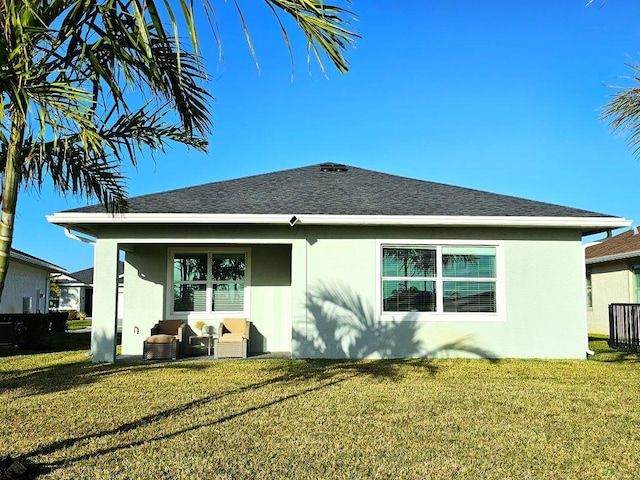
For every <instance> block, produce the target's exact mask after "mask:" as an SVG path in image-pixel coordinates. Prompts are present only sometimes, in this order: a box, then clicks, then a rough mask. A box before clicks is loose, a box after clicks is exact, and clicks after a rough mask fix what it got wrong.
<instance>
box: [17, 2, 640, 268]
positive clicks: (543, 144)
mask: <svg viewBox="0 0 640 480" xmlns="http://www.w3.org/2000/svg"><path fill="white" fill-rule="evenodd" d="M240 3H241V5H243V6H244V11H245V15H246V20H247V23H248V26H249V29H250V31H251V34H252V37H253V41H254V44H255V48H256V53H257V56H258V60H259V62H260V72H258V71H257V70H256V67H255V63H254V61H253V58H252V57H251V54H250V52H249V50H248V48H247V45H246V42H245V39H244V35H243V33H242V28H241V25H240V21H239V20H238V17H237V14H236V12H235V7H234V6H233V2H229V3H227V2H221V1H216V0H214V4H215V5H216V8H217V15H218V24H219V27H220V31H221V32H220V33H221V35H222V47H223V55H224V59H223V62H222V63H220V62H219V61H218V50H217V47H216V46H215V44H214V42H213V40H212V38H211V36H210V34H209V32H208V26H207V24H206V22H202V23H201V25H200V27H201V37H202V39H201V40H202V46H203V52H204V54H205V56H206V59H207V63H208V66H209V70H210V72H211V82H210V84H209V85H208V88H210V90H211V92H212V94H213V95H214V96H215V97H216V101H215V103H214V104H213V106H212V115H213V121H214V130H213V134H212V135H211V137H210V148H209V153H208V154H207V155H203V154H199V153H196V152H188V151H186V150H185V149H183V148H180V147H175V148H173V149H171V150H168V151H167V153H166V154H165V155H157V156H156V158H155V160H151V159H149V161H146V162H142V164H141V165H140V166H139V168H138V170H137V171H132V170H131V169H129V171H128V174H127V175H128V177H129V183H128V185H129V193H130V195H131V196H135V195H140V194H144V193H150V192H157V191H163V190H167V189H173V188H180V187H186V186H190V185H195V184H200V183H205V182H213V181H218V180H225V179H229V178H235V177H240V176H245V175H253V174H259V173H265V172H269V171H274V170H280V169H286V168H295V167H300V166H305V165H309V164H314V163H320V162H324V161H334V162H340V163H347V164H350V165H354V166H358V167H362V168H369V169H373V170H380V171H384V172H387V173H392V174H397V175H404V176H409V177H414V178H419V179H423V180H429V181H435V182H442V183H448V184H454V185H460V186H465V187H470V188H477V189H481V190H487V191H491V192H496V193H503V194H508V195H515V196H519V197H524V198H530V199H534V200H540V201H546V202H551V203H558V204H563V205H568V206H572V207H577V208H583V209H587V210H593V211H597V212H603V213H607V214H612V215H617V216H621V217H626V218H628V219H631V220H634V224H637V223H638V222H640V202H638V201H637V200H636V197H635V196H634V195H633V191H634V190H633V189H634V186H635V184H636V182H637V181H638V179H640V163H639V162H638V160H636V159H635V158H634V157H633V156H632V154H631V153H630V151H629V149H628V148H627V146H626V145H625V137H624V136H621V135H614V134H612V133H611V132H610V129H609V127H608V126H607V124H605V123H603V122H601V121H599V120H598V115H599V107H601V106H602V105H603V104H604V103H606V101H607V100H608V98H609V97H610V95H611V94H612V93H613V90H612V89H611V88H610V87H609V86H608V85H624V84H626V82H625V80H624V78H623V77H624V76H626V75H628V74H629V73H630V70H629V69H628V68H627V67H626V66H625V64H627V63H632V62H635V61H640V27H638V24H637V19H638V18H640V2H637V1H632V0H610V1H609V2H607V3H606V5H602V4H600V3H594V4H592V5H591V6H589V7H587V6H585V1H584V0H564V1H557V0H541V1H537V2H514V1H512V0H511V1H507V0H494V1H489V2H478V1H477V0H461V1H457V0H437V1H432V0H408V1H403V2H396V1H393V0H354V2H353V5H352V7H353V10H354V11H355V12H357V14H358V16H359V19H358V22H357V23H355V27H356V29H357V31H358V32H359V33H360V34H361V36H362V39H360V40H358V42H357V45H356V48H355V49H354V50H351V51H350V52H349V53H348V59H349V62H350V72H349V73H348V74H346V75H340V74H339V73H338V72H337V71H336V70H335V69H333V68H332V67H330V65H329V64H328V62H326V63H325V65H326V67H327V76H328V78H326V77H325V76H323V75H322V72H321V71H320V70H319V68H318V67H317V66H316V64H314V63H312V64H311V68H309V67H308V65H307V58H306V50H305V45H304V39H303V38H301V37H300V36H299V35H295V34H293V33H294V32H293V31H292V38H291V41H292V43H293V45H294V55H295V64H294V67H293V69H292V66H291V63H290V59H289V54H288V51H287V49H286V47H285V45H284V43H283V40H282V37H281V36H280V32H279V29H278V26H277V24H276V23H275V22H274V21H272V19H271V16H270V13H269V11H268V10H267V9H266V7H264V6H263V5H261V2H253V1H242V2H240ZM292 76H293V80H292ZM91 203H93V202H91ZM86 204H87V201H86V200H84V199H73V198H69V199H64V198H61V197H60V196H59V195H58V194H56V193H55V192H53V191H52V190H51V189H48V188H45V189H43V191H42V192H41V193H40V194H37V193H35V192H29V191H25V192H23V193H22V194H21V197H20V198H19V201H18V216H17V220H16V228H15V237H14V244H13V246H14V248H17V249H19V250H23V251H26V252H27V253H30V254H32V255H36V256H38V257H41V258H43V259H46V260H48V261H50V262H53V263H55V264H58V265H60V266H62V267H64V268H66V269H68V270H69V271H75V270H80V269H83V268H87V267H90V266H92V265H93V249H92V247H91V246H88V245H85V244H81V243H79V242H75V241H73V240H71V239H68V238H67V237H65V235H64V231H63V229H62V228H60V227H57V226H54V225H49V224H48V223H47V221H46V219H45V215H48V214H52V213H54V212H57V211H62V210H66V209H70V208H75V207H77V206H82V205H86Z"/></svg>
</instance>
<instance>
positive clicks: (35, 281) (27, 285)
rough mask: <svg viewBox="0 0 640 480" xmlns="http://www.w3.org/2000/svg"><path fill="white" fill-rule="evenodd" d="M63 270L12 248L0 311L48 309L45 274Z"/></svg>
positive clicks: (47, 285)
mask: <svg viewBox="0 0 640 480" xmlns="http://www.w3.org/2000/svg"><path fill="white" fill-rule="evenodd" d="M52 273H66V270H65V269H64V268H62V267H59V266H58V265H54V264H53V263H49V262H47V261H46V260H42V259H40V258H37V257H34V256H33V255H29V254H27V253H24V252H21V251H19V250H16V249H14V248H12V249H11V253H10V257H9V271H8V272H7V278H6V281H5V285H4V290H3V292H2V300H0V313H39V312H40V313H46V312H48V311H49V276H50V275H51V274H52Z"/></svg>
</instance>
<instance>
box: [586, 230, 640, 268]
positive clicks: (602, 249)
mask: <svg viewBox="0 0 640 480" xmlns="http://www.w3.org/2000/svg"><path fill="white" fill-rule="evenodd" d="M631 257H640V233H638V232H637V230H635V229H632V230H627V231H626V232H623V233H620V234H619V235H616V236H614V237H611V238H609V239H607V240H605V241H603V242H602V243H599V244H597V245H591V246H590V247H587V248H586V249H585V258H586V260H587V263H599V262H604V261H611V260H616V259H623V258H631Z"/></svg>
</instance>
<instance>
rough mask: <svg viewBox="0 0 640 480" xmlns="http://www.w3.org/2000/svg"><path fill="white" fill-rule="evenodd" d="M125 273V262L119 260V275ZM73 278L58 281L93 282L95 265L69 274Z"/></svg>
mask: <svg viewBox="0 0 640 480" xmlns="http://www.w3.org/2000/svg"><path fill="white" fill-rule="evenodd" d="M123 273H124V262H122V261H118V276H120V275H122V274H123ZM67 276H68V277H71V278H72V280H66V279H61V280H59V281H58V283H59V284H60V285H66V284H75V283H82V284H86V285H92V284H93V267H91V268H85V269H84V270H78V271H77V272H73V273H70V274H68V275H67Z"/></svg>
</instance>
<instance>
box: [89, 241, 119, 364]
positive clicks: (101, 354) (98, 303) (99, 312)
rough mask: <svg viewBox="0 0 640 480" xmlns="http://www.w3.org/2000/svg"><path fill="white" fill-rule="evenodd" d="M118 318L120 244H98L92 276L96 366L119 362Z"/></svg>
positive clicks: (114, 242)
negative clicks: (117, 357) (117, 356)
mask: <svg viewBox="0 0 640 480" xmlns="http://www.w3.org/2000/svg"><path fill="white" fill-rule="evenodd" d="M117 318H118V242H116V241H115V240H110V239H106V240H100V239H99V240H97V241H96V244H95V258H94V273H93V320H92V323H91V353H92V354H93V362H94V363H98V362H110V363H113V362H115V361H116V329H117Z"/></svg>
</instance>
